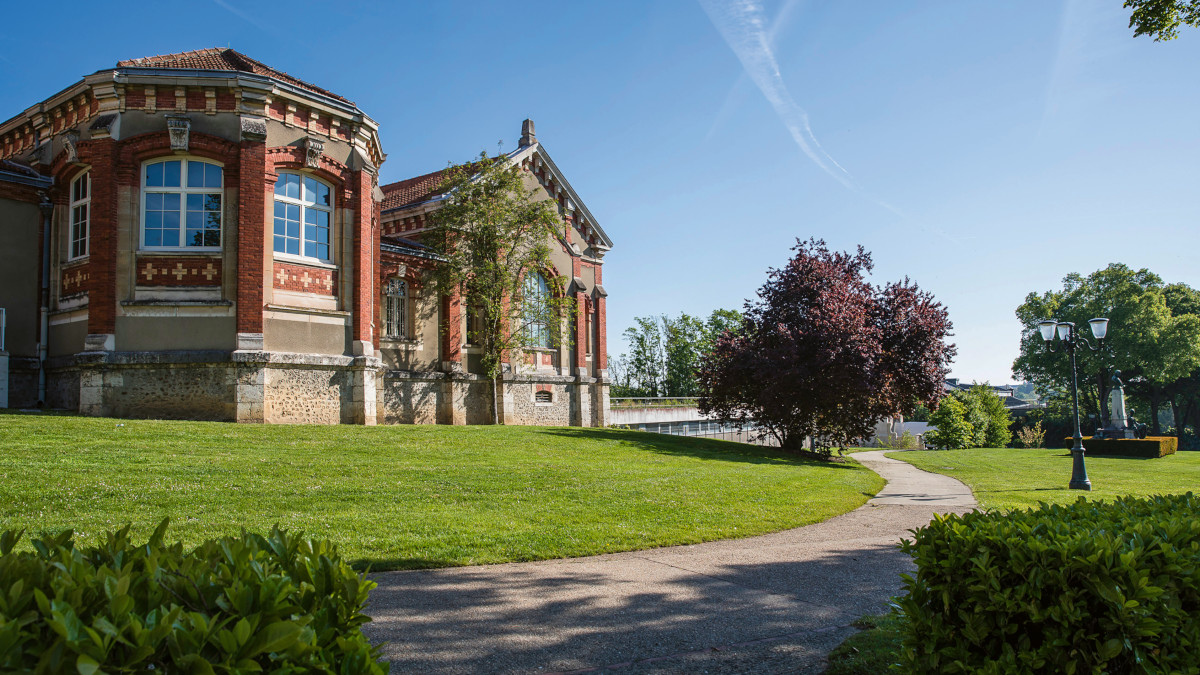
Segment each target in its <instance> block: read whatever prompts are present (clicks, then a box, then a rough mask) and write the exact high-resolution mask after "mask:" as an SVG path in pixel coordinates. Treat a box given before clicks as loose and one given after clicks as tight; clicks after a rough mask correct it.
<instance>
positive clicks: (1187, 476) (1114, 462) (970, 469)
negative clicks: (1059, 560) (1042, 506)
mask: <svg viewBox="0 0 1200 675" xmlns="http://www.w3.org/2000/svg"><path fill="white" fill-rule="evenodd" d="M888 457H893V458H895V459H901V460H904V461H906V462H909V463H911V464H913V465H915V466H916V467H917V468H920V469H924V470H925V471H932V472H933V473H941V474H945V475H947V476H953V477H954V478H957V479H959V480H961V481H962V482H964V483H966V484H967V486H969V487H970V488H971V491H972V492H974V493H975V498H976V499H978V500H979V504H980V506H982V507H983V508H988V509H1003V510H1011V509H1018V508H1027V507H1031V506H1037V503H1038V502H1039V501H1043V502H1047V503H1050V504H1066V503H1070V502H1073V501H1075V500H1076V499H1077V498H1078V497H1080V496H1081V495H1082V496H1085V497H1087V498H1088V499H1107V500H1112V499H1114V498H1116V497H1121V496H1124V495H1134V496H1138V497H1144V496H1148V495H1157V494H1177V493H1183V492H1188V491H1189V490H1190V491H1200V453H1197V452H1180V453H1176V454H1174V455H1167V456H1166V457H1160V458H1157V459H1134V458H1121V457H1091V456H1085V463H1086V466H1087V472H1088V478H1089V479H1090V480H1091V482H1092V490H1091V492H1085V491H1082V490H1071V489H1069V488H1068V487H1067V484H1068V483H1069V482H1070V480H1071V453H1070V451H1069V450H1046V449H1041V448H1038V449H1031V450H1030V449H1024V450H1022V449H1014V448H977V449H971V450H921V451H912V452H900V453H889V454H888Z"/></svg>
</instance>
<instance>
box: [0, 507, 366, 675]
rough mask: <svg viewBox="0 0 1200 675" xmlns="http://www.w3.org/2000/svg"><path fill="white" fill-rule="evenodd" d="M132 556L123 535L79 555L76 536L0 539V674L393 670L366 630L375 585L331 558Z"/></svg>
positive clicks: (292, 551) (224, 541) (237, 540)
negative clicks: (21, 543) (28, 547)
mask: <svg viewBox="0 0 1200 675" xmlns="http://www.w3.org/2000/svg"><path fill="white" fill-rule="evenodd" d="M166 528H167V521H166V520H164V521H163V522H162V523H161V524H160V525H159V526H158V528H157V529H156V530H155V531H154V533H153V534H152V535H151V536H150V539H149V541H148V542H147V543H146V544H144V545H140V546H138V545H135V544H133V543H131V542H130V540H129V527H128V526H126V527H124V528H123V529H120V530H118V531H116V532H110V533H108V534H107V535H106V536H105V542H104V543H103V544H100V545H97V546H95V547H92V548H87V549H80V548H77V547H76V546H75V545H74V542H73V541H72V532H71V531H66V532H63V533H61V534H59V535H57V536H47V537H43V538H40V539H33V540H32V541H31V544H32V548H33V549H34V550H33V551H24V552H17V551H15V550H14V547H15V545H16V544H17V542H18V540H19V539H20V538H21V536H22V534H23V532H14V531H5V532H3V533H0V671H2V672H14V671H16V672H26V671H36V672H52V673H57V672H71V673H76V672H78V673H81V674H82V675H91V674H92V673H100V672H104V673H133V672H138V673H144V672H147V671H149V672H167V673H175V672H190V673H232V672H260V671H271V672H275V673H386V672H387V670H388V667H387V665H386V664H379V663H378V648H376V647H372V646H371V644H370V643H369V642H368V641H367V639H366V638H365V637H364V636H363V634H362V631H361V630H360V627H361V626H362V624H364V623H366V622H367V621H370V618H368V617H367V616H365V615H364V614H363V613H362V609H363V606H364V605H365V603H366V600H367V592H368V591H369V590H371V589H372V588H374V587H375V584H374V582H371V581H367V580H366V579H365V578H363V577H362V576H361V575H359V574H356V573H355V572H354V571H353V570H351V569H350V567H349V566H348V565H347V564H346V563H345V562H343V561H342V560H341V559H340V557H339V556H338V554H337V551H336V549H335V547H334V546H333V545H332V544H330V543H329V542H325V541H309V540H305V539H303V538H302V537H301V536H299V535H292V534H289V533H287V532H286V531H283V530H279V529H278V528H275V529H272V530H271V532H270V534H268V535H267V536H260V535H257V534H250V533H246V532H243V533H242V534H241V536H230V537H223V538H220V539H215V540H210V541H206V542H204V543H203V544H201V545H200V546H198V547H196V548H195V549H193V550H191V551H186V552H185V551H184V548H183V545H182V544H179V543H175V544H165V543H163V535H164V533H165V531H166Z"/></svg>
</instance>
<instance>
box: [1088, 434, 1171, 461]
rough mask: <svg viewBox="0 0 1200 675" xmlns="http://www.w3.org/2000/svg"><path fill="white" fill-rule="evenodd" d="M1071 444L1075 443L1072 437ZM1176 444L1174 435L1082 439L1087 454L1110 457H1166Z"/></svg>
mask: <svg viewBox="0 0 1200 675" xmlns="http://www.w3.org/2000/svg"><path fill="white" fill-rule="evenodd" d="M1071 444H1072V445H1074V444H1075V441H1074V439H1072V440H1071ZM1178 445H1179V439H1177V438H1175V437H1174V436H1148V437H1146V438H1103V439H1102V438H1085V439H1083V449H1084V450H1086V451H1087V454H1089V455H1097V456H1110V457H1150V458H1156V457H1166V456H1167V455H1173V454H1175V449H1176V448H1177V447H1178Z"/></svg>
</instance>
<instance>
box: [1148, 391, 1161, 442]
mask: <svg viewBox="0 0 1200 675" xmlns="http://www.w3.org/2000/svg"><path fill="white" fill-rule="evenodd" d="M1161 402H1162V390H1161V389H1159V388H1158V387H1157V386H1154V385H1151V386H1150V435H1151V436H1162V426H1161V425H1159V423H1158V405H1159V403H1161Z"/></svg>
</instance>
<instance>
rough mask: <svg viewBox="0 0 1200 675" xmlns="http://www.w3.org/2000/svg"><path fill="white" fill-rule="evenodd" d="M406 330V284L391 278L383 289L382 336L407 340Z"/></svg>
mask: <svg viewBox="0 0 1200 675" xmlns="http://www.w3.org/2000/svg"><path fill="white" fill-rule="evenodd" d="M408 330H409V321H408V282H406V281H405V280H403V279H401V278H399V277H393V278H391V279H388V282H387V285H386V286H385V287H384V289H383V336H384V337H386V338H390V339H392V340H407V339H408Z"/></svg>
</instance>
